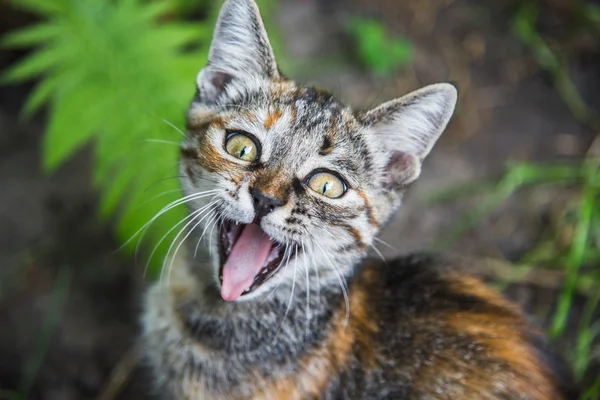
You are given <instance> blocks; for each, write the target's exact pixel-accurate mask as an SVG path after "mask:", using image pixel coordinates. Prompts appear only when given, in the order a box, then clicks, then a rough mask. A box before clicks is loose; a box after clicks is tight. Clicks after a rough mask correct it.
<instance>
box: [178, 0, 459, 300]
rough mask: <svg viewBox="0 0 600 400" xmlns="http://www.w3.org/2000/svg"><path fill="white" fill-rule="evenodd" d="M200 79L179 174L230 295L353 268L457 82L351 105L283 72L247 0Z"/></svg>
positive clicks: (228, 16)
mask: <svg viewBox="0 0 600 400" xmlns="http://www.w3.org/2000/svg"><path fill="white" fill-rule="evenodd" d="M197 83H198V94H197V96H196V98H195V99H194V100H193V102H192V104H191V106H190V110H189V111H188V129H187V138H186V140H185V142H184V144H183V146H182V157H181V175H182V184H183V188H184V191H185V194H186V195H187V196H190V198H189V199H190V200H192V201H191V202H190V204H192V215H193V216H192V219H191V220H190V221H193V222H192V223H191V224H190V225H191V227H192V228H193V229H198V230H200V229H203V230H204V231H205V232H206V233H205V235H207V236H208V237H210V238H211V240H209V241H208V243H211V246H212V247H213V248H212V249H211V250H213V251H212V254H213V266H212V268H213V270H212V271H211V272H212V275H213V277H214V280H215V283H216V284H217V285H218V286H219V287H220V290H221V295H222V297H223V298H224V299H225V300H229V301H232V300H238V299H239V300H242V299H251V298H253V297H256V296H258V295H260V294H264V293H266V292H268V291H269V289H271V288H273V287H275V286H276V285H284V286H288V285H302V286H306V285H307V284H311V282H312V284H315V281H320V283H319V284H328V283H329V282H336V284H337V282H338V281H341V280H342V279H343V276H346V275H348V273H350V272H351V270H350V269H351V268H352V265H353V264H355V263H356V262H357V261H358V260H359V259H360V258H361V257H363V256H364V255H365V254H366V252H367V250H368V248H369V246H371V244H372V242H373V240H374V237H375V235H376V234H377V233H378V232H379V230H380V228H381V226H382V224H383V223H384V222H385V221H386V220H387V219H388V218H389V217H390V215H391V213H392V212H393V211H394V210H395V209H396V208H397V207H398V205H399V204H400V199H401V195H402V193H403V191H404V189H405V187H406V186H407V185H409V184H410V183H412V182H413V181H414V180H415V179H416V178H417V177H418V175H419V172H420V166H421V162H422V160H423V158H424V157H425V155H426V154H427V153H428V152H429V150H430V149H431V146H432V145H433V143H434V142H435V140H436V139H437V137H438V136H439V135H440V134H441V132H442V130H443V129H444V127H445V125H446V124H447V122H448V120H449V118H450V116H451V114H452V111H453V108H454V104H455V101H456V92H455V90H454V88H453V87H452V86H450V85H434V86H430V87H427V88H425V89H422V90H420V91H417V92H414V93H413V94H411V95H408V96H405V97H404V98H402V99H399V100H396V101H392V102H389V103H386V104H384V105H382V106H380V107H378V108H376V109H374V110H371V111H368V112H365V113H356V112H354V111H352V110H351V109H350V108H348V107H346V106H344V105H343V104H341V103H339V102H338V101H337V100H335V99H334V98H333V97H332V96H330V95H329V94H327V93H324V92H322V91H318V90H314V89H308V88H303V87H299V86H297V85H296V84H295V83H293V82H290V81H288V80H285V79H284V78H282V77H281V76H280V75H279V73H278V69H277V66H276V63H275V60H274V57H273V53H272V50H271V47H270V45H269V41H268V38H267V36H266V32H265V30H264V27H263V25H262V21H261V20H260V16H259V14H258V10H257V8H256V5H255V4H254V2H253V1H252V0H229V1H227V2H226V3H225V4H224V6H223V9H222V10H221V15H220V17H219V21H218V23H217V27H216V29H215V34H214V38H213V43H212V47H211V52H210V55H209V63H208V65H207V66H206V67H205V68H204V69H202V71H201V72H200V74H199V76H198V82H197ZM196 197H197V198H196Z"/></svg>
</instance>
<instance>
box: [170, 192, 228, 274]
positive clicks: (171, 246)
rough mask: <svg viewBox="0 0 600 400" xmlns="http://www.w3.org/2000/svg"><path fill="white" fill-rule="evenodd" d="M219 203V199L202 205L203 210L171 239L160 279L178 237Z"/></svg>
mask: <svg viewBox="0 0 600 400" xmlns="http://www.w3.org/2000/svg"><path fill="white" fill-rule="evenodd" d="M216 203H217V200H215V201H213V202H211V203H209V204H207V205H206V206H204V207H202V211H201V212H197V214H195V215H194V218H192V219H191V220H190V221H189V222H188V223H187V224H185V226H184V227H183V228H181V229H180V230H179V232H178V233H177V235H175V238H174V239H173V240H172V241H171V244H170V245H169V249H168V250H167V252H166V254H165V257H164V259H163V267H162V269H161V271H160V281H161V282H162V279H163V276H164V273H165V264H166V262H167V258H168V257H169V255H170V254H171V250H172V249H173V246H174V245H175V242H176V241H177V239H178V238H179V236H181V234H182V233H183V232H184V231H185V230H186V228H187V227H188V226H190V225H191V224H193V223H194V222H195V220H196V219H197V218H199V217H200V216H201V215H202V214H204V213H208V211H207V210H209V209H210V207H212V206H214V204H216Z"/></svg>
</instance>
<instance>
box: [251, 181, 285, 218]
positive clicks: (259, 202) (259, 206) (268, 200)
mask: <svg viewBox="0 0 600 400" xmlns="http://www.w3.org/2000/svg"><path fill="white" fill-rule="evenodd" d="M250 195H251V196H252V200H253V201H254V210H255V211H256V221H257V222H260V219H261V218H262V217H264V216H265V215H267V214H269V213H270V212H271V211H273V210H274V209H275V208H276V207H281V206H282V205H283V200H282V199H278V198H276V197H270V196H267V195H265V194H264V193H262V192H261V191H260V190H258V189H256V188H252V189H250Z"/></svg>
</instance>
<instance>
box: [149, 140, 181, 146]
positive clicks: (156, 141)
mask: <svg viewBox="0 0 600 400" xmlns="http://www.w3.org/2000/svg"><path fill="white" fill-rule="evenodd" d="M144 141H146V142H150V143H162V144H171V145H173V146H177V147H180V146H181V143H177V142H172V141H170V140H163V139H144Z"/></svg>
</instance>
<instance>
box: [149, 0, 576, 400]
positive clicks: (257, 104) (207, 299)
mask: <svg viewBox="0 0 600 400" xmlns="http://www.w3.org/2000/svg"><path fill="white" fill-rule="evenodd" d="M197 89H198V90H197V93H196V96H195V98H194V99H193V101H192V102H191V105H190V108H189V111H188V114H187V134H186V138H185V140H184V143H183V144H182V147H181V162H180V169H181V176H182V178H181V183H182V186H183V189H184V191H185V194H186V197H185V198H184V199H182V202H186V203H187V204H188V205H189V206H190V208H191V212H190V214H189V217H188V219H187V220H186V222H187V223H186V224H185V225H184V229H183V230H182V233H181V235H180V236H179V238H178V240H179V241H180V242H183V241H184V240H187V242H189V243H191V245H190V247H189V248H188V249H187V250H185V249H183V248H181V249H179V247H181V246H180V245H177V250H179V252H178V253H177V254H178V255H179V256H178V257H179V258H176V259H174V260H172V261H171V262H170V263H167V265H166V268H165V277H164V279H162V280H161V282H159V283H157V284H156V285H154V287H152V288H151V289H150V291H149V293H148V297H147V305H146V311H145V315H144V338H145V342H146V354H147V358H148V360H149V362H150V364H151V365H152V367H153V369H154V371H155V374H156V377H157V381H158V383H159V387H160V388H161V389H162V390H164V393H165V395H166V398H173V399H318V398H319V399H523V400H525V399H531V400H542V399H544V400H548V399H550V400H554V399H556V400H558V399H574V398H575V397H574V396H575V394H573V392H570V389H569V386H568V379H567V378H566V376H567V374H566V372H565V371H564V370H563V369H562V367H561V365H560V363H559V362H558V360H557V359H556V358H555V357H554V356H553V355H552V354H550V353H549V352H548V351H547V349H546V345H545V342H544V339H543V337H542V335H541V334H540V332H539V331H538V330H536V329H535V328H534V327H532V326H531V325H530V324H529V323H528V322H527V321H526V319H525V318H524V317H523V316H522V315H521V313H520V312H519V310H517V308H516V307H515V306H513V305H512V304H510V303H508V302H507V301H505V300H504V299H503V298H502V297H501V296H499V295H498V294H496V293H495V292H494V291H492V290H491V289H488V288H487V287H486V286H484V285H483V284H482V283H480V282H479V281H477V280H475V279H473V278H471V277H469V276H466V275H464V274H462V273H461V272H460V270H459V269H456V268H454V267H453V266H452V265H449V264H448V263H447V262H445V261H444V260H443V259H437V258H434V257H427V256H412V257H405V258H400V259H396V260H394V261H391V262H388V263H387V264H382V263H377V262H373V261H363V260H364V258H365V256H366V253H367V249H368V248H369V246H370V245H371V244H372V243H373V240H374V239H375V237H376V235H377V234H378V232H379V231H380V229H381V227H382V226H383V225H384V224H385V222H386V221H387V220H388V219H389V218H390V216H391V215H392V213H393V211H394V210H396V209H397V208H398V206H399V205H400V202H401V199H402V195H403V193H404V191H405V190H406V188H407V187H408V186H409V185H410V184H411V183H412V182H414V181H415V180H416V179H417V177H418V176H419V173H420V170H421V163H422V162H423V159H424V158H425V156H426V155H427V154H428V153H429V151H430V150H431V148H432V146H433V144H434V143H435V141H436V140H437V138H438V137H439V136H440V134H441V133H442V131H443V130H444V128H445V127H446V124H447V123H448V120H449V119H450V117H451V115H452V113H453V110H454V106H455V103H456V90H455V88H454V87H453V86H451V85H449V84H437V85H432V86H428V87H425V88H423V89H420V90H418V91H416V92H413V93H411V94H409V95H407V96H405V97H402V98H400V99H397V100H394V101H390V102H388V103H385V104H383V105H381V106H379V107H377V108H375V109H373V110H370V111H367V112H355V111H353V110H351V109H350V108H348V107H346V106H345V105H343V104H341V103H340V102H338V101H337V100H336V99H334V98H333V97H332V96H331V95H330V94H328V93H326V92H323V91H320V90H315V89H311V88H305V87H301V86H298V85H297V84H295V83H294V82H292V81H289V80H287V79H286V78H284V77H283V76H282V75H281V73H280V72H279V70H278V68H277V64H276V63H275V58H274V56H273V51H272V49H271V46H270V44H269V39H268V38H267V35H266V31H265V28H264V26H263V23H262V20H261V18H260V15H259V12H258V9H257V6H256V4H255V3H254V1H253V0H227V1H226V2H225V4H224V5H223V8H222V10H221V13H220V16H219V20H218V22H217V25H216V29H215V32H214V37H213V42H212V46H211V49H210V54H209V61H208V64H207V65H206V66H205V67H204V68H203V69H202V70H201V71H200V73H199V75H198V78H197ZM203 238H204V239H208V240H204V242H205V243H208V248H207V249H206V251H205V249H204V247H200V248H199V247H198V245H199V244H200V243H201V242H202V240H201V239H203ZM177 243H179V242H177ZM196 243H198V245H196ZM207 253H208V254H207Z"/></svg>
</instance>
